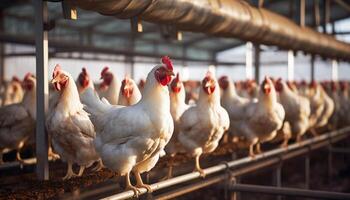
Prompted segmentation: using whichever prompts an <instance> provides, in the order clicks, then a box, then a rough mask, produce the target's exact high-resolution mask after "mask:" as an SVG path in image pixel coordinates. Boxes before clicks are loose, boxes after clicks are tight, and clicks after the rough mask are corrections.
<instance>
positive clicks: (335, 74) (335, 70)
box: [332, 59, 338, 81]
mask: <svg viewBox="0 0 350 200" xmlns="http://www.w3.org/2000/svg"><path fill="white" fill-rule="evenodd" d="M332 80H333V81H337V80H338V61H337V60H335V59H333V60H332Z"/></svg>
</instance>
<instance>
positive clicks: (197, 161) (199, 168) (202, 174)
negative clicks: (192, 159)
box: [194, 154, 205, 178]
mask: <svg viewBox="0 0 350 200" xmlns="http://www.w3.org/2000/svg"><path fill="white" fill-rule="evenodd" d="M200 156H201V154H199V155H196V167H195V169H194V171H196V172H199V173H200V175H201V177H203V178H204V177H205V172H204V171H203V169H202V168H201V166H200V163H199V157H200Z"/></svg>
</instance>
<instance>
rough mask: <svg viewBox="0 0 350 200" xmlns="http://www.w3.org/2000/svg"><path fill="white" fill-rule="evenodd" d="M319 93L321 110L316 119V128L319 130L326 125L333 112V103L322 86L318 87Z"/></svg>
mask: <svg viewBox="0 0 350 200" xmlns="http://www.w3.org/2000/svg"><path fill="white" fill-rule="evenodd" d="M319 89H320V92H321V95H320V96H321V98H322V99H323V109H322V112H321V114H320V116H319V118H318V119H317V122H316V125H315V127H316V128H321V127H324V126H326V125H327V124H328V120H329V119H330V117H331V116H332V114H333V112H334V107H335V105H334V101H333V100H332V98H331V97H329V96H328V94H327V92H326V91H325V89H324V88H323V87H322V86H319Z"/></svg>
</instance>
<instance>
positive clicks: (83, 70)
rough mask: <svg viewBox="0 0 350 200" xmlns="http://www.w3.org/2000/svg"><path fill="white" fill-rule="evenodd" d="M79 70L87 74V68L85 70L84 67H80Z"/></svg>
mask: <svg viewBox="0 0 350 200" xmlns="http://www.w3.org/2000/svg"><path fill="white" fill-rule="evenodd" d="M81 71H82V72H83V74H85V75H86V74H87V70H86V68H85V67H83V68H82V69H81Z"/></svg>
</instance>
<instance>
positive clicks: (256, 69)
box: [254, 44, 261, 84]
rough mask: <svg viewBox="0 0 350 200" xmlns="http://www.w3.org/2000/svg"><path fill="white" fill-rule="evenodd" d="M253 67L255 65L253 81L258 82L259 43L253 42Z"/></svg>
mask: <svg viewBox="0 0 350 200" xmlns="http://www.w3.org/2000/svg"><path fill="white" fill-rule="evenodd" d="M254 49H255V51H254V67H255V81H256V82H257V83H258V84H259V83H260V51H261V49H260V45H259V44H254Z"/></svg>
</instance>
